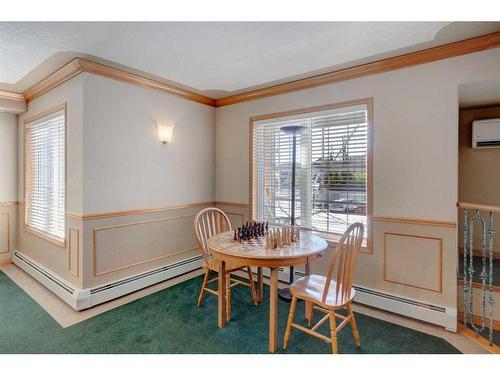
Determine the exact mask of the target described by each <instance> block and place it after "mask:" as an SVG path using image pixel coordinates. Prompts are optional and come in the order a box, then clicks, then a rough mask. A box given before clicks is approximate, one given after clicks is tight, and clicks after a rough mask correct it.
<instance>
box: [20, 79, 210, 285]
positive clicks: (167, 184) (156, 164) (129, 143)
mask: <svg viewBox="0 0 500 375" xmlns="http://www.w3.org/2000/svg"><path fill="white" fill-rule="evenodd" d="M63 102H66V104H67V177H68V178H67V191H66V194H67V223H66V245H65V247H59V246H56V245H54V244H52V243H50V242H47V241H45V240H43V239H40V238H38V237H36V236H34V235H32V234H29V233H27V232H26V231H24V229H23V227H22V223H23V220H24V213H23V209H22V207H21V208H20V209H19V223H20V228H21V230H20V236H19V237H20V241H19V249H20V250H22V251H23V252H25V253H26V254H28V255H29V256H31V257H32V258H33V259H35V260H36V261H38V262H40V263H41V264H43V265H45V266H46V267H48V268H49V269H50V270H52V271H54V272H56V273H57V274H59V275H60V276H62V277H63V278H65V279H67V280H68V281H70V282H71V283H73V284H74V285H76V286H78V287H81V288H88V287H92V286H96V285H100V284H103V283H107V282H112V281H115V280H117V279H120V278H123V277H126V276H130V275H134V274H137V273H139V272H142V271H146V270H149V269H151V268H154V267H159V266H162V265H164V264H168V263H171V262H174V261H177V260H180V259H185V258H187V257H192V256H195V255H197V254H198V250H197V249H196V246H195V243H194V236H193V231H192V219H193V216H194V214H195V212H196V211H197V210H199V209H201V208H203V207H205V206H206V203H203V202H212V201H213V200H214V188H215V180H214V169H215V166H214V163H215V151H214V143H215V129H214V126H215V110H214V109H213V108H211V107H208V106H205V105H201V104H197V103H193V102H190V101H187V100H184V99H180V98H178V97H175V96H172V95H168V94H164V93H160V92H157V91H152V90H147V89H143V88H139V87H137V86H133V85H129V84H124V83H121V82H117V81H113V80H110V79H107V78H102V77H99V76H95V75H92V74H88V73H82V74H80V75H78V76H76V77H74V78H72V79H70V80H69V81H67V82H65V83H64V84H62V85H61V86H58V87H57V88H55V89H54V90H51V91H49V92H48V93H46V94H44V95H42V96H40V97H39V98H37V99H35V100H33V101H32V102H30V103H29V109H28V112H27V113H25V114H23V115H22V116H20V119H19V129H20V130H19V137H20V140H19V149H20V150H22V149H23V132H22V126H23V119H24V118H26V117H28V116H32V115H36V114H37V113H40V112H43V111H46V110H48V109H50V108H52V107H54V106H56V105H58V104H61V103H63ZM155 121H166V122H172V123H173V124H174V125H175V130H174V138H173V141H172V143H171V144H168V145H161V144H160V142H159V141H158V138H157V134H156V125H155ZM22 158H23V155H22V152H21V151H20V152H19V159H20V160H19V171H20V180H19V181H20V185H19V194H20V196H24V194H23V187H24V184H23V173H22V171H23V160H22ZM193 203H195V204H194V205H193ZM186 205H187V207H184V208H172V207H173V206H186ZM162 207H163V208H165V207H167V208H165V209H162V210H161V211H155V212H143V211H141V210H140V209H144V208H148V209H157V208H162ZM168 207H170V208H168ZM137 209H139V211H138V212H134V213H133V214H128V215H124V216H116V215H115V213H116V211H123V210H137ZM96 213H107V214H105V215H104V216H100V217H99V218H94V219H87V218H85V216H86V215H87V216H88V215H89V214H96Z"/></svg>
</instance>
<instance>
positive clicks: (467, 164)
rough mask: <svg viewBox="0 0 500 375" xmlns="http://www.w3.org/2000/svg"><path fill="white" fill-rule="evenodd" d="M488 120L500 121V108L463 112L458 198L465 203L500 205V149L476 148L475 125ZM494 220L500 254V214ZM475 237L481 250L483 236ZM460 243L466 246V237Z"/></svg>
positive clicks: (460, 220) (461, 118)
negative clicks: (473, 131)
mask: <svg viewBox="0 0 500 375" xmlns="http://www.w3.org/2000/svg"><path fill="white" fill-rule="evenodd" d="M498 99H499V102H500V98H498ZM488 118H500V106H492V107H488V108H481V109H468V110H461V111H460V121H459V126H460V128H459V158H460V161H459V189H458V195H459V200H460V201H462V202H469V203H478V204H486V205H493V206H500V188H499V187H500V148H491V149H480V150H478V149H473V148H472V122H473V121H474V120H482V119H488ZM470 214H471V213H470ZM494 219H495V233H496V236H495V246H494V248H495V250H496V252H499V253H500V215H495V217H494ZM462 225H463V216H462V214H460V215H459V228H462ZM477 228H479V227H477ZM474 237H475V238H474V241H475V243H474V248H475V249H481V237H480V236H474ZM458 241H459V246H461V247H462V246H463V237H462V235H459V237H458Z"/></svg>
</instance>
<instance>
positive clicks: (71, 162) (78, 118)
mask: <svg viewBox="0 0 500 375" xmlns="http://www.w3.org/2000/svg"><path fill="white" fill-rule="evenodd" d="M62 103H66V114H67V116H66V177H67V178H66V210H67V211H69V212H81V211H82V207H83V183H82V181H83V174H82V164H83V77H82V76H81V75H79V76H76V77H74V78H72V79H70V80H69V81H66V82H64V83H63V84H62V85H60V86H58V87H56V88H55V89H53V90H51V91H49V92H47V93H45V94H43V95H42V96H40V97H38V98H36V99H34V100H32V101H31V102H29V103H28V111H27V112H25V113H23V114H22V115H19V125H18V145H19V147H18V156H19V163H18V174H19V185H18V195H19V200H20V201H23V200H24V153H23V151H24V132H23V129H24V119H25V118H29V117H31V116H35V115H37V114H39V113H42V112H45V111H47V110H50V109H51V108H54V107H56V106H58V105H60V104H62ZM18 213H19V215H18V224H19V231H18V234H19V236H18V238H19V241H18V245H17V248H18V249H19V250H21V251H23V252H24V253H26V254H27V255H28V256H30V257H31V258H33V259H34V260H36V261H37V262H39V263H41V264H42V265H44V266H46V267H47V268H49V269H50V270H52V271H53V272H55V273H56V274H58V275H59V276H61V277H63V278H65V279H66V280H68V281H70V282H71V283H73V284H74V285H76V286H81V285H82V283H81V278H79V277H77V276H75V275H74V274H72V273H70V259H69V257H70V253H69V250H68V249H69V248H68V247H69V245H70V243H69V242H70V241H68V226H69V225H75V224H74V223H73V224H72V223H71V220H68V221H67V222H66V237H67V238H66V240H67V241H66V246H65V247H61V246H57V245H54V244H53V243H51V242H48V241H47V240H45V239H42V238H40V237H37V236H35V235H33V234H31V233H28V232H26V230H25V229H24V204H20V206H19V209H18Z"/></svg>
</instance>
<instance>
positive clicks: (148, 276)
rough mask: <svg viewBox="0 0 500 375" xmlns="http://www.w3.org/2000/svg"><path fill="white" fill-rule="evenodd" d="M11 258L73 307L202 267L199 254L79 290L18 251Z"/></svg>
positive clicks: (109, 298)
mask: <svg viewBox="0 0 500 375" xmlns="http://www.w3.org/2000/svg"><path fill="white" fill-rule="evenodd" d="M12 261H13V263H14V264H15V265H17V266H18V267H19V268H21V269H23V270H24V271H25V272H26V273H28V274H29V275H31V276H32V277H33V278H35V279H36V280H38V281H39V282H40V283H41V284H43V285H44V286H45V287H47V288H48V289H49V290H51V291H52V292H53V293H54V294H56V295H57V296H58V297H59V298H61V299H62V300H63V301H64V302H66V303H67V304H68V305H70V306H71V307H72V308H74V309H75V310H84V309H88V308H89V307H92V306H96V305H99V304H101V303H104V302H107V301H110V300H112V299H115V298H118V297H121V296H124V295H126V294H129V293H132V292H135V291H137V290H140V289H143V288H146V287H148V286H151V285H154V284H157V283H160V282H163V281H166V280H169V279H172V278H174V277H177V276H180V275H183V274H185V273H188V272H191V271H194V270H197V269H199V268H200V267H201V266H202V257H201V256H195V257H192V258H187V259H184V260H181V261H178V262H175V263H171V264H168V265H166V266H162V267H159V268H155V269H152V270H150V271H147V272H143V273H140V274H137V275H134V276H130V277H127V278H123V279H120V280H117V281H114V282H112V283H109V284H103V285H100V286H97V287H94V288H90V289H79V288H77V287H75V286H73V285H71V284H70V283H69V282H68V281H67V280H64V279H63V278H61V277H60V276H58V275H56V274H54V272H52V271H50V270H49V269H47V268H46V267H44V266H42V265H41V264H39V263H37V262H36V261H34V260H33V259H31V258H30V257H28V256H27V255H26V254H23V253H22V252H20V251H18V250H15V251H14V253H13V254H12Z"/></svg>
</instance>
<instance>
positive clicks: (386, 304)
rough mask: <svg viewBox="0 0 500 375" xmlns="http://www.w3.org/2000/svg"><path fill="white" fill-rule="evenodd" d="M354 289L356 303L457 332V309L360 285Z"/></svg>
mask: <svg viewBox="0 0 500 375" xmlns="http://www.w3.org/2000/svg"><path fill="white" fill-rule="evenodd" d="M354 289H355V290H356V296H355V297H354V301H355V302H357V303H361V304H363V305H368V306H372V307H376V308H379V309H381V310H386V311H390V312H394V313H396V314H400V315H404V316H409V317H411V318H414V319H418V320H422V321H425V322H429V323H433V324H437V325H439V326H441V327H444V328H445V329H446V330H447V331H451V332H456V331H457V309H453V308H449V307H442V306H437V305H432V304H429V303H427V302H423V301H417V300H413V299H409V298H406V297H401V296H397V295H394V294H388V293H385V292H382V291H378V290H374V289H368V288H365V287H362V286H358V285H354Z"/></svg>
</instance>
